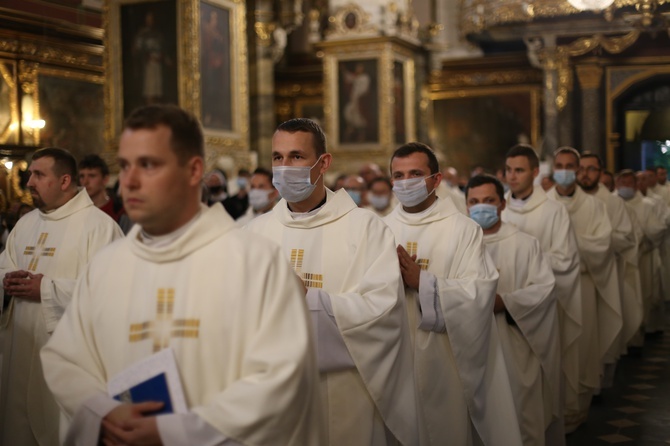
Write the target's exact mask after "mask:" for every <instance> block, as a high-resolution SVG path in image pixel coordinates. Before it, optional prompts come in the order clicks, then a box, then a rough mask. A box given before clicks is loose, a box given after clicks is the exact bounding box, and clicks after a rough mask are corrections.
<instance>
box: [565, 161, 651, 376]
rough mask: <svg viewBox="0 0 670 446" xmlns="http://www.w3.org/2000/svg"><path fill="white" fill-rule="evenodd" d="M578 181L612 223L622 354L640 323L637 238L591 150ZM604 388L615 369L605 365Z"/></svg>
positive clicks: (581, 166) (640, 301)
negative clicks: (599, 202) (603, 179)
mask: <svg viewBox="0 0 670 446" xmlns="http://www.w3.org/2000/svg"><path fill="white" fill-rule="evenodd" d="M579 167H580V169H579V171H578V173H577V183H578V184H579V186H580V187H581V189H582V190H583V191H584V192H586V193H587V194H589V195H591V196H593V197H596V198H597V199H599V200H600V201H602V202H603V203H605V208H606V210H607V216H608V217H609V220H610V225H611V226H612V249H613V250H614V253H615V255H616V262H617V272H618V275H617V276H618V279H619V295H620V297H621V310H622V317H623V327H622V330H621V336H620V346H621V347H620V348H621V353H622V354H624V353H626V350H627V349H626V346H627V345H628V343H629V342H630V341H631V339H632V338H633V337H634V336H635V334H636V333H637V332H638V331H639V329H640V324H642V311H643V309H642V296H641V291H640V273H639V271H638V269H637V256H638V253H637V245H638V243H637V240H636V235H635V229H634V227H633V222H632V220H631V217H630V215H629V212H628V211H627V210H626V205H625V204H624V202H623V200H622V199H621V197H618V196H616V195H613V194H612V193H610V191H608V190H607V189H606V188H605V186H603V185H601V184H600V177H601V172H602V167H603V165H602V160H601V159H600V157H599V156H598V155H596V154H593V153H585V154H582V156H581V158H580V160H579ZM605 372H606V375H605V377H604V381H603V387H610V386H611V385H612V380H613V379H614V368H612V367H610V368H606V369H605Z"/></svg>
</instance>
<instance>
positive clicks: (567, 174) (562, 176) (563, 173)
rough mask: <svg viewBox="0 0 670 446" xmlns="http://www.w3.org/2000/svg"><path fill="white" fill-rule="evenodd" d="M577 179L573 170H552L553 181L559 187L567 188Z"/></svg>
mask: <svg viewBox="0 0 670 446" xmlns="http://www.w3.org/2000/svg"><path fill="white" fill-rule="evenodd" d="M576 179H577V175H576V174H575V171H574V170H567V169H559V170H554V181H556V184H558V185H559V186H561V187H569V186H571V185H572V183H574V182H575V180H576Z"/></svg>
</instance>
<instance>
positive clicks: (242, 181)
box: [237, 177, 249, 190]
mask: <svg viewBox="0 0 670 446" xmlns="http://www.w3.org/2000/svg"><path fill="white" fill-rule="evenodd" d="M237 187H238V188H239V189H240V190H243V189H244V190H246V188H247V187H249V180H248V179H247V178H246V177H237Z"/></svg>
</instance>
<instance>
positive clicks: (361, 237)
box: [246, 118, 418, 446]
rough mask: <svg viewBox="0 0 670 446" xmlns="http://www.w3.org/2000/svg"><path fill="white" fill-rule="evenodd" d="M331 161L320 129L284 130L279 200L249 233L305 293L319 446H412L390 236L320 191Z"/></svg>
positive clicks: (401, 311)
mask: <svg viewBox="0 0 670 446" xmlns="http://www.w3.org/2000/svg"><path fill="white" fill-rule="evenodd" d="M331 161H332V155H331V154H330V153H327V152H326V138H325V135H324V134H323V131H322V130H321V128H320V127H319V126H318V125H317V124H316V123H314V122H313V121H311V120H309V119H302V118H299V119H291V120H289V121H286V122H284V123H282V124H280V125H279V126H278V127H277V130H276V131H275V134H274V136H273V137H272V166H273V167H272V173H273V183H274V184H275V186H276V187H277V190H278V191H279V194H280V195H281V196H282V197H283V199H282V200H280V201H279V203H278V204H277V205H276V206H275V207H274V209H273V210H272V211H271V212H269V213H267V214H265V215H262V216H260V217H258V218H256V219H254V220H253V221H252V222H251V223H249V224H248V225H247V226H246V228H247V229H249V231H252V232H254V233H256V234H258V236H259V237H261V236H263V237H267V238H268V239H269V240H272V241H274V242H275V243H277V244H279V245H280V246H281V248H282V251H283V252H284V256H285V257H286V259H288V260H289V261H290V263H291V265H292V266H293V268H294V270H295V271H296V273H297V274H298V275H299V276H300V278H301V279H302V280H303V283H304V285H305V287H306V290H307V291H306V296H305V297H306V300H307V305H308V307H309V309H310V312H311V315H312V320H313V323H314V332H315V334H316V349H317V359H318V364H319V371H320V372H321V397H322V403H323V407H324V410H325V415H326V425H325V426H326V430H327V438H328V439H327V442H326V443H323V444H324V445H332V446H339V445H360V446H368V445H369V446H377V445H380V446H382V445H392V444H397V443H400V444H402V445H405V446H409V445H414V444H417V442H418V428H417V420H416V411H417V407H416V401H415V395H414V386H413V382H414V374H413V369H412V351H411V346H410V334H409V327H408V325H407V317H406V314H405V308H404V301H403V298H402V280H401V277H400V270H399V267H398V261H397V259H396V256H395V244H394V240H393V234H392V233H391V231H390V230H389V229H388V227H386V225H384V223H383V222H382V221H381V220H380V219H379V217H377V216H376V215H374V214H373V213H372V212H370V211H369V210H367V209H362V208H359V207H358V206H356V204H355V203H354V201H353V200H352V199H351V197H350V196H349V194H348V193H347V192H346V191H345V190H340V191H338V192H336V193H333V192H331V191H330V190H328V189H326V188H325V187H324V184H323V175H324V174H325V172H326V171H327V170H328V168H329V167H330V164H331ZM268 243H269V242H268Z"/></svg>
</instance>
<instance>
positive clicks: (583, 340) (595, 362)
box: [547, 147, 623, 421]
mask: <svg viewBox="0 0 670 446" xmlns="http://www.w3.org/2000/svg"><path fill="white" fill-rule="evenodd" d="M579 160H580V156H579V152H577V151H576V150H575V149H573V148H572V147H561V148H559V149H557V150H556V151H555V152H554V166H553V170H554V180H556V187H554V188H553V189H551V190H549V192H547V197H548V198H550V199H552V200H555V201H557V202H558V203H561V204H563V205H564V206H565V207H566V209H567V210H568V214H569V215H570V222H571V223H572V227H573V229H574V231H575V236H576V238H577V247H578V248H579V257H580V264H581V280H580V283H581V289H582V321H583V324H582V334H581V336H580V339H579V348H580V350H579V351H580V380H579V382H580V389H579V409H580V413H581V415H582V416H583V417H584V418H583V421H585V419H586V417H587V416H588V410H589V407H590V405H591V398H592V396H593V395H594V394H596V393H597V392H599V390H600V389H601V388H602V384H603V381H602V380H603V371H604V369H606V368H607V367H614V366H615V364H616V361H617V359H618V358H619V356H620V353H621V349H620V345H621V344H620V340H619V338H620V336H621V328H622V325H623V321H622V316H621V297H620V295H619V282H618V280H619V279H618V276H617V270H616V263H615V259H614V255H613V254H614V253H613V251H612V225H611V224H610V221H609V218H608V216H607V209H606V207H605V203H603V202H602V201H600V200H598V199H597V198H595V197H593V196H591V195H588V194H586V193H584V192H583V191H582V190H581V189H580V188H578V187H577V182H576V179H577V174H578V172H579V171H580V166H579Z"/></svg>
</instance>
